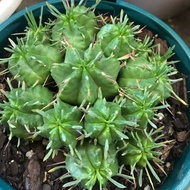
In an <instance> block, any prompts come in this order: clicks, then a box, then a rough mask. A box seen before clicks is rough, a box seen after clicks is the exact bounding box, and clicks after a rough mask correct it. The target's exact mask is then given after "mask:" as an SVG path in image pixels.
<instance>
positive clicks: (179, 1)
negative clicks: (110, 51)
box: [116, 0, 190, 19]
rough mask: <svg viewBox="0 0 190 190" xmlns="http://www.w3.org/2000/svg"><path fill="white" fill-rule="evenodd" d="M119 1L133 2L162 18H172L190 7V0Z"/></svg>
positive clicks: (118, 0) (119, 1) (124, 0)
mask: <svg viewBox="0 0 190 190" xmlns="http://www.w3.org/2000/svg"><path fill="white" fill-rule="evenodd" d="M116 1H117V3H119V4H122V3H124V2H128V3H131V4H133V5H136V6H138V7H140V8H142V9H145V10H147V11H148V12H150V13H152V14H154V15H155V16H157V17H159V18H161V19H167V18H170V17H172V16H174V15H176V14H178V13H180V12H181V11H183V10H185V9H187V8H188V7H190V0H123V1H122V0H116Z"/></svg>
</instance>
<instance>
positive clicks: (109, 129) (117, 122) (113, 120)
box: [84, 99, 136, 145]
mask: <svg viewBox="0 0 190 190" xmlns="http://www.w3.org/2000/svg"><path fill="white" fill-rule="evenodd" d="M134 125H136V123H135V122H130V121H128V120H126V119H125V118H124V117H123V116H122V114H121V107H120V106H119V105H118V104H117V103H114V102H107V101H106V100H105V99H98V100H97V101H96V102H95V104H94V105H93V106H92V107H90V108H89V109H88V110H87V111H86V115H85V119H84V128H85V130H86V131H87V136H89V137H91V138H95V139H97V141H98V142H99V143H100V144H102V145H106V143H108V144H110V143H113V142H114V141H115V140H119V139H128V137H127V135H126V134H125V132H126V131H127V126H134Z"/></svg>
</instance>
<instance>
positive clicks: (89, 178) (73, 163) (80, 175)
mask: <svg viewBox="0 0 190 190" xmlns="http://www.w3.org/2000/svg"><path fill="white" fill-rule="evenodd" d="M65 163H66V169H67V170H68V171H69V174H70V175H71V177H73V178H74V181H72V182H68V183H66V184H65V185H64V187H69V186H74V185H77V184H78V183H81V184H82V186H83V187H84V188H86V189H89V190H92V189H93V187H94V186H95V184H96V183H97V184H99V189H100V190H101V189H103V187H106V185H107V183H108V181H110V182H112V183H113V184H115V185H116V186H117V187H119V188H125V186H124V185H122V184H120V183H118V182H117V181H115V180H114V179H113V178H112V177H113V176H116V175H119V166H118V161H117V157H116V150H115V148H114V146H113V144H112V145H110V147H109V150H107V151H105V150H104V146H102V145H100V144H98V143H97V144H94V143H93V141H92V142H88V140H85V141H84V142H83V144H82V145H80V144H79V145H78V146H77V147H76V150H75V152H74V154H67V155H66V161H65ZM125 177H126V176H125ZM129 178H130V176H129Z"/></svg>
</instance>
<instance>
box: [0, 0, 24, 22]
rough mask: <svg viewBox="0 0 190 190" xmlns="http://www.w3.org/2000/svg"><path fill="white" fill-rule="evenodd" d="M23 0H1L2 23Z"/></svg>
mask: <svg viewBox="0 0 190 190" xmlns="http://www.w3.org/2000/svg"><path fill="white" fill-rule="evenodd" d="M21 2H22V0H0V24H1V23H2V22H3V21H5V20H6V19H7V18H9V17H10V16H11V15H12V14H13V13H14V12H15V10H16V9H17V7H18V6H19V5H20V3H21Z"/></svg>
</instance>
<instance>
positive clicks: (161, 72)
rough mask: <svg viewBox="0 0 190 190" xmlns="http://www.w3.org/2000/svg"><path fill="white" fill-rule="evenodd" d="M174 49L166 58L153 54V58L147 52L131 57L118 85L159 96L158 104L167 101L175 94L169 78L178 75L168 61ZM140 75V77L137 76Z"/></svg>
mask: <svg viewBox="0 0 190 190" xmlns="http://www.w3.org/2000/svg"><path fill="white" fill-rule="evenodd" d="M172 49H173V48H169V49H168V51H167V52H166V54H165V55H164V56H162V57H161V56H159V54H157V53H154V52H152V53H151V54H152V55H151V56H150V55H149V54H148V53H147V52H145V53H143V52H141V53H138V54H136V55H134V56H132V57H130V58H129V59H128V60H127V61H126V62H125V65H124V66H123V67H122V69H121V71H120V74H119V79H118V83H119V85H120V87H121V88H126V89H128V88H129V89H136V88H138V89H139V90H141V89H144V88H145V87H146V88H147V90H148V91H149V92H150V93H151V94H152V95H153V96H154V94H156V95H157V96H158V102H159V100H160V102H165V100H166V99H167V98H168V97H170V96H171V94H173V95H174V94H175V93H174V91H173V88H172V85H171V84H172V83H173V82H175V81H172V80H171V79H170V78H169V77H170V76H171V75H174V74H176V73H177V70H176V69H175V67H174V66H173V65H172V63H170V62H169V61H168V59H169V58H170V57H171V56H172ZM137 73H138V75H137Z"/></svg>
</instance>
